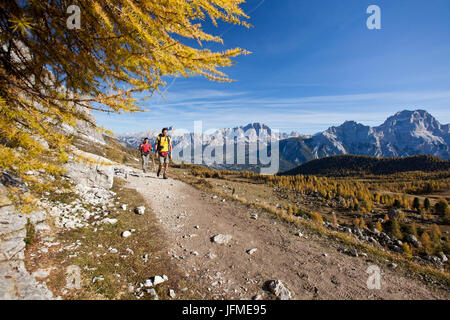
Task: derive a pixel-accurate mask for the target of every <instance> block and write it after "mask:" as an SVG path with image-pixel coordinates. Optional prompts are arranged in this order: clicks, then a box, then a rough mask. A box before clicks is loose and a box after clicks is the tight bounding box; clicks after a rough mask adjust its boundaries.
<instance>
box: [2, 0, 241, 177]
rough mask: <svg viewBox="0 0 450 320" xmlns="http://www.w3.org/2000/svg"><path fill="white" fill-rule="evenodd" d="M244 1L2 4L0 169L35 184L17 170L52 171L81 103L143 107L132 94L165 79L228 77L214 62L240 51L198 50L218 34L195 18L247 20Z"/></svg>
mask: <svg viewBox="0 0 450 320" xmlns="http://www.w3.org/2000/svg"><path fill="white" fill-rule="evenodd" d="M243 2H244V0H158V1H155V0H78V1H64V0H62V1H53V0H48V1H42V0H29V1H18V0H11V1H2V2H1V3H0V29H1V34H0V41H1V46H0V169H1V170H2V171H3V172H10V173H12V174H14V175H17V176H19V177H21V178H22V179H23V180H25V181H27V179H28V181H27V182H32V183H31V184H32V185H39V183H38V182H37V181H34V182H33V181H31V180H30V179H32V178H31V177H27V176H25V175H24V174H23V173H24V172H26V171H28V170H35V169H41V170H42V169H44V170H45V171H46V172H50V173H52V174H56V175H57V174H59V173H60V172H61V169H60V168H61V163H63V162H65V161H67V154H68V153H69V152H70V148H69V147H68V146H69V145H70V137H69V136H68V134H66V133H65V131H63V130H61V124H64V125H69V126H74V125H75V122H76V120H78V119H83V120H85V121H92V120H90V118H89V117H87V116H86V112H85V110H86V108H87V109H91V110H100V111H105V112H114V113H122V112H139V111H144V108H143V107H142V104H141V103H140V102H139V100H138V99H137V98H136V94H138V93H143V94H146V97H148V96H151V95H152V94H154V93H157V92H159V91H160V89H161V88H162V87H163V86H164V85H165V82H164V79H167V77H178V76H182V77H191V76H195V75H200V76H203V77H206V78H207V79H210V80H213V81H222V82H223V81H224V82H226V81H231V80H230V79H229V78H228V77H227V75H226V74H224V73H223V71H221V68H222V67H228V66H231V65H232V64H233V63H234V62H233V60H232V58H233V57H236V56H238V55H241V54H246V53H247V51H245V50H243V49H240V48H234V49H229V50H224V51H212V50H210V49H207V48H205V47H204V43H205V42H216V43H222V39H221V38H220V37H219V36H214V35H212V34H209V33H207V32H205V31H204V28H202V25H203V26H204V24H205V22H207V21H211V22H212V24H213V25H216V26H217V25H218V21H220V20H221V21H224V22H225V23H229V24H234V25H240V26H244V27H249V24H248V23H247V22H246V21H245V20H246V19H247V18H248V17H247V16H246V15H245V13H244V12H243V10H242V8H241V5H242V3H243ZM70 5H76V6H77V8H79V12H80V28H79V29H77V28H74V29H73V28H72V29H70V28H68V24H67V22H68V19H69V18H70V14H68V7H69V6H70ZM192 40H193V41H194V42H193V41H192ZM186 43H189V44H190V45H188V44H186ZM192 43H194V44H192Z"/></svg>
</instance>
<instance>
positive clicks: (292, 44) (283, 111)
mask: <svg viewBox="0 0 450 320" xmlns="http://www.w3.org/2000/svg"><path fill="white" fill-rule="evenodd" d="M372 4H375V5H378V6H379V7H380V8H381V26H382V29H381V30H369V29H368V28H367V27H366V20H367V18H368V17H369V15H368V14H367V13H366V9H367V7H368V6H369V5H372ZM244 9H245V11H246V12H247V13H249V15H250V16H251V18H250V20H249V22H250V23H251V24H252V25H253V26H254V27H253V28H251V29H246V28H242V27H238V26H235V27H230V26H229V25H225V24H220V25H219V27H218V28H215V27H213V26H211V25H206V26H205V29H206V30H207V31H209V32H211V33H213V34H217V35H220V34H223V39H224V45H223V46H218V45H215V44H207V45H206V46H207V47H208V48H210V49H219V50H222V49H227V48H232V47H236V46H239V47H242V48H245V49H247V50H249V51H252V52H253V53H252V54H251V55H248V56H242V57H238V58H237V59H235V60H236V61H237V64H236V65H234V66H233V67H230V68H226V69H224V71H225V72H226V73H227V74H228V75H229V76H230V77H231V78H232V79H234V80H236V81H235V82H233V83H231V84H223V83H213V82H210V81H208V80H205V79H202V78H200V77H195V78H191V79H182V78H176V79H167V83H168V86H167V90H166V92H165V99H162V98H161V97H159V96H155V97H153V98H151V99H150V100H147V101H146V102H145V105H146V107H147V108H149V109H150V111H149V112H146V113H139V114H121V115H109V114H99V113H96V118H97V122H98V124H99V125H103V126H105V127H106V128H109V129H112V130H113V131H114V132H116V133H124V132H139V131H144V130H149V129H160V128H161V127H163V126H175V127H176V128H184V129H187V130H192V129H193V122H194V121H195V120H202V121H203V128H204V129H212V128H223V127H235V126H240V125H245V124H247V123H250V122H262V123H265V124H267V125H269V126H270V127H272V128H277V129H280V130H281V131H291V130H296V131H299V132H301V133H305V134H311V133H316V132H318V131H321V130H325V129H327V128H328V127H329V126H331V125H339V124H340V123H342V122H343V121H345V120H355V121H358V122H361V123H364V124H367V125H378V124H381V123H382V122H383V121H384V120H385V119H386V118H387V117H388V116H390V115H392V114H394V113H395V112H397V111H400V110H404V109H425V110H427V111H429V112H430V113H432V114H433V115H434V116H436V117H437V119H438V120H439V121H440V122H441V123H449V122H450V108H449V107H450V62H449V58H450V19H449V12H450V1H448V0H432V1H425V0H388V1H381V0H370V1H365V0H344V1H334V0H314V1H312V0H265V1H263V0H248V1H247V3H246V4H245V5H244Z"/></svg>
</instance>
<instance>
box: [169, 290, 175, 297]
mask: <svg viewBox="0 0 450 320" xmlns="http://www.w3.org/2000/svg"><path fill="white" fill-rule="evenodd" d="M176 296H177V295H176V294H175V291H174V290H173V289H170V290H169V297H171V298H172V299H174V298H175V297H176Z"/></svg>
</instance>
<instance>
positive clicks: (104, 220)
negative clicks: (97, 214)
mask: <svg viewBox="0 0 450 320" xmlns="http://www.w3.org/2000/svg"><path fill="white" fill-rule="evenodd" d="M117 221H118V220H117V219H114V218H105V219H103V220H102V223H106V224H116V223H117Z"/></svg>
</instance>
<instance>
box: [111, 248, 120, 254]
mask: <svg viewBox="0 0 450 320" xmlns="http://www.w3.org/2000/svg"><path fill="white" fill-rule="evenodd" d="M118 252H119V250H117V249H116V248H110V249H109V253H118Z"/></svg>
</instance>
